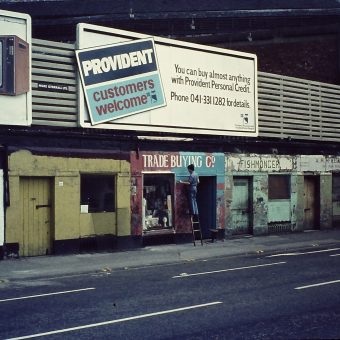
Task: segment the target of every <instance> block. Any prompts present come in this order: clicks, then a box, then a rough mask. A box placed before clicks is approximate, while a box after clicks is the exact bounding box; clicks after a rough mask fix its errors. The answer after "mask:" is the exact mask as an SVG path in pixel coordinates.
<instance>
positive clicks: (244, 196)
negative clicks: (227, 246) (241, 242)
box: [231, 177, 253, 234]
mask: <svg viewBox="0 0 340 340" xmlns="http://www.w3.org/2000/svg"><path fill="white" fill-rule="evenodd" d="M251 192H252V190H251V178H249V177H234V189H233V202H232V204H231V217H232V227H233V229H234V232H235V234H252V233H253V230H252V228H251V218H252V216H251V211H252V205H251V203H250V202H251V201H252V199H251Z"/></svg>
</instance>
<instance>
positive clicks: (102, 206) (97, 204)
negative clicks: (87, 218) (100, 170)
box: [80, 175, 115, 213]
mask: <svg viewBox="0 0 340 340" xmlns="http://www.w3.org/2000/svg"><path fill="white" fill-rule="evenodd" d="M80 182H81V188H80V192H81V202H80V204H81V205H87V206H88V212H89V213H93V212H112V211H115V177H114V176H109V175H81V181H80Z"/></svg>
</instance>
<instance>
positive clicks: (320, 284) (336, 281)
mask: <svg viewBox="0 0 340 340" xmlns="http://www.w3.org/2000/svg"><path fill="white" fill-rule="evenodd" d="M333 283H340V280H335V281H329V282H321V283H315V284H313V285H308V286H302V287H296V288H294V289H298V290H299V289H306V288H313V287H319V286H326V285H331V284H333Z"/></svg>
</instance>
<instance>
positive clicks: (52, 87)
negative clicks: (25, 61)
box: [38, 83, 70, 92]
mask: <svg viewBox="0 0 340 340" xmlns="http://www.w3.org/2000/svg"><path fill="white" fill-rule="evenodd" d="M38 89H39V90H45V91H50V92H70V89H69V87H68V85H63V84H56V83H38Z"/></svg>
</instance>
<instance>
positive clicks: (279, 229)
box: [268, 222, 292, 234]
mask: <svg viewBox="0 0 340 340" xmlns="http://www.w3.org/2000/svg"><path fill="white" fill-rule="evenodd" d="M290 231H292V224H291V223H290V222H285V223H270V224H268V232H269V234H278V233H287V232H290Z"/></svg>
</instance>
